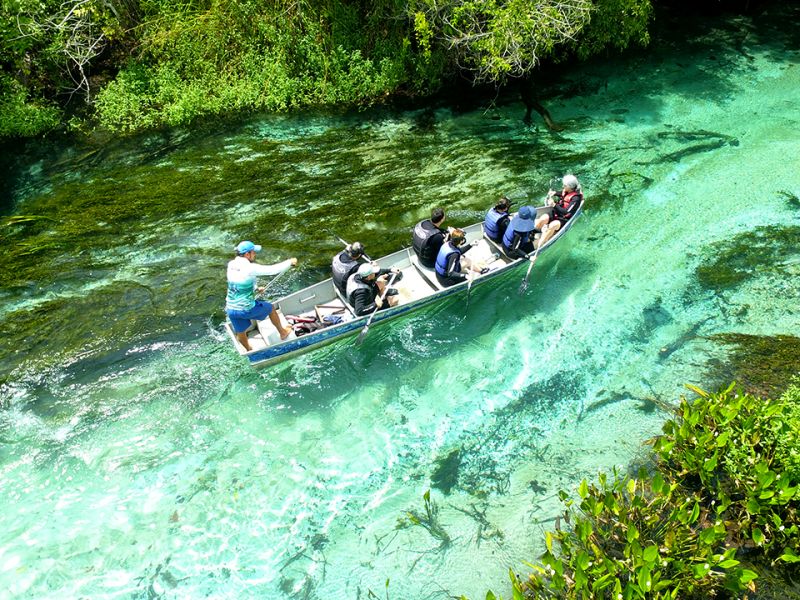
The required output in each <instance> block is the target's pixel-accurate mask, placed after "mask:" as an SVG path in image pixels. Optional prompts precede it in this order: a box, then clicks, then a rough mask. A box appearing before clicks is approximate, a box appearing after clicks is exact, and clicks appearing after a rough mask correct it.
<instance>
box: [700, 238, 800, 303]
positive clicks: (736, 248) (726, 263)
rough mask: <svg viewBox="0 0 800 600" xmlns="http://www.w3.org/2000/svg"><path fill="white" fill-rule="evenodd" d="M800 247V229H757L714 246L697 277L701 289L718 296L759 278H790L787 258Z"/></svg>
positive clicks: (712, 245) (710, 249)
mask: <svg viewBox="0 0 800 600" xmlns="http://www.w3.org/2000/svg"><path fill="white" fill-rule="evenodd" d="M798 247H800V227H796V226H787V227H756V228H755V229H754V230H753V231H749V232H747V233H741V234H739V235H736V236H733V237H732V238H731V239H729V240H723V241H720V242H716V243H714V244H711V246H710V247H709V254H708V256H707V257H706V258H705V259H704V260H703V261H701V263H700V265H699V266H698V267H697V269H696V270H695V273H696V274H697V279H698V281H699V282H700V285H702V286H703V287H704V288H707V289H711V290H715V291H717V292H719V291H723V290H726V289H729V288H732V287H735V286H737V285H739V284H741V283H744V282H745V281H747V280H748V279H750V278H752V277H756V276H759V275H762V276H763V275H764V274H770V275H772V276H775V275H783V276H787V277H789V276H791V272H790V271H789V270H788V269H787V264H786V257H787V256H791V255H793V254H796V253H797V248H798Z"/></svg>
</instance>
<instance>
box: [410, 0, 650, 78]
mask: <svg viewBox="0 0 800 600" xmlns="http://www.w3.org/2000/svg"><path fill="white" fill-rule="evenodd" d="M409 11H410V14H411V15H412V16H413V19H414V28H415V34H416V37H417V39H418V41H419V44H420V46H421V47H422V48H423V54H424V53H425V52H427V51H428V50H429V48H431V44H432V40H437V41H438V43H439V44H440V45H441V48H444V49H446V50H447V53H448V57H449V58H450V60H451V61H452V62H453V63H454V64H455V65H456V66H457V67H458V68H459V69H460V70H462V71H464V72H468V73H469V74H471V75H472V77H473V78H474V79H475V80H477V81H494V82H504V81H506V80H507V79H508V78H513V77H523V76H526V75H528V74H529V73H530V72H531V71H532V70H533V68H534V67H536V65H537V64H538V63H539V62H540V61H542V60H545V59H557V58H563V57H564V56H566V55H568V54H571V53H577V55H578V56H580V57H581V58H585V57H588V56H591V55H593V54H597V53H599V52H601V51H602V50H604V49H606V48H616V49H624V48H627V47H628V46H629V45H631V44H641V45H646V44H647V43H648V42H649V33H648V30H647V27H648V25H649V22H650V19H651V18H652V5H651V2H650V0H575V1H573V2H555V1H550V0H548V1H544V2H537V3H530V2H528V1H527V0H489V1H487V0H468V1H461V0H458V1H454V0H445V1H444V2H442V1H441V0H413V1H412V2H411V3H410V4H409Z"/></svg>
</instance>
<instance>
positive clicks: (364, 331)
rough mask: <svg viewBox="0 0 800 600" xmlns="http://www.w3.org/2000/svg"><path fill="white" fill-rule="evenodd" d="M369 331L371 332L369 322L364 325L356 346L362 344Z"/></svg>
mask: <svg viewBox="0 0 800 600" xmlns="http://www.w3.org/2000/svg"><path fill="white" fill-rule="evenodd" d="M368 332H369V323H367V324H366V325H364V327H362V328H361V333H359V334H358V337H357V338H356V346H360V345H361V344H362V343H363V342H364V338H366V337H367V333H368Z"/></svg>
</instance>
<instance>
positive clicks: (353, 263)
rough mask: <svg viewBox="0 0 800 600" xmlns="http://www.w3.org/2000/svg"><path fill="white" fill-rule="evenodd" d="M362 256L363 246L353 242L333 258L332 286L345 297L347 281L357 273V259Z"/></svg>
mask: <svg viewBox="0 0 800 600" xmlns="http://www.w3.org/2000/svg"><path fill="white" fill-rule="evenodd" d="M363 255H364V246H362V245H361V243H360V242H353V243H352V244H348V246H347V247H346V248H345V249H344V250H342V251H341V252H339V254H337V255H336V256H334V257H333V263H332V264H331V272H332V273H333V285H335V286H336V289H337V290H339V292H340V293H341V294H342V296H345V297H346V295H347V280H348V279H350V276H351V275H352V274H353V273H355V272H356V271H358V265H360V264H361V263H360V262H358V259H359V258H361V257H362V256H363Z"/></svg>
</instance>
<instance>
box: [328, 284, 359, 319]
mask: <svg viewBox="0 0 800 600" xmlns="http://www.w3.org/2000/svg"><path fill="white" fill-rule="evenodd" d="M331 285H333V284H331ZM333 291H334V292H336V297H337V298H339V302H341V303H342V305H343V306H344V307H345V308H346V309H347V312H348V313H350V315H351V316H352V317H353V318H354V319H357V318H358V317H356V311H355V309H354V308H353V307H352V306H350V303H349V302H348V301H347V300H346V299H345V297H344V294H342V292H340V291H339V288H337V287H336V286H335V285H334V286H333Z"/></svg>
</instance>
